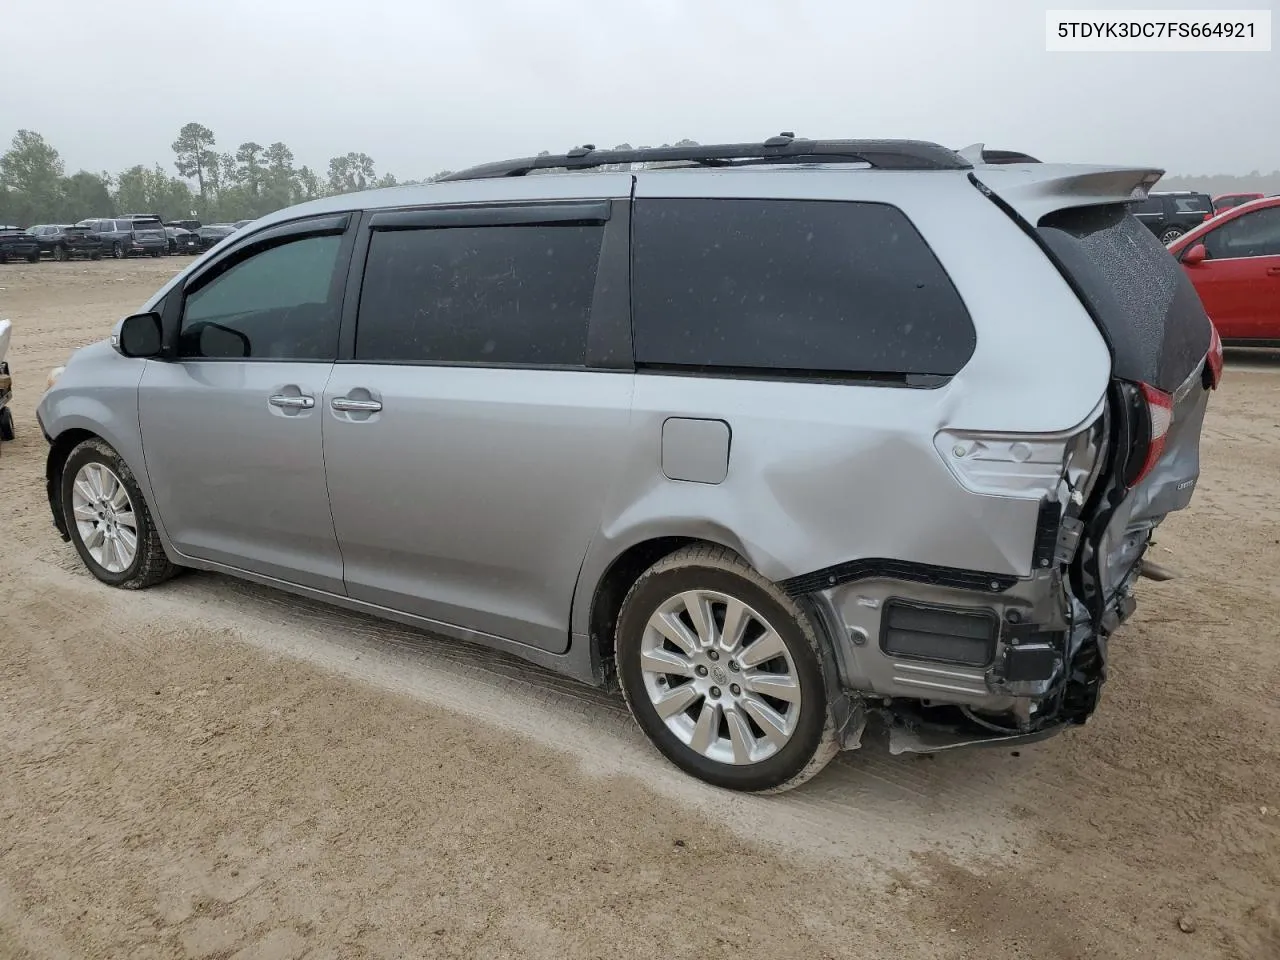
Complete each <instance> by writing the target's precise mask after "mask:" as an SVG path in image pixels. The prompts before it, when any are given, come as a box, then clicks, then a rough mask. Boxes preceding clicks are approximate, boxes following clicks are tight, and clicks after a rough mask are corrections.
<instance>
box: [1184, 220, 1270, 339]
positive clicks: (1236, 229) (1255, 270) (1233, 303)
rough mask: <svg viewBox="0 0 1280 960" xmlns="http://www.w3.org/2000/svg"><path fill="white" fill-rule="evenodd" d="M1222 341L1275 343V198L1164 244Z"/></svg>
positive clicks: (1208, 222)
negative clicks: (1189, 281) (1192, 287)
mask: <svg viewBox="0 0 1280 960" xmlns="http://www.w3.org/2000/svg"><path fill="white" fill-rule="evenodd" d="M1169 252H1170V253H1171V254H1173V256H1174V257H1175V258H1177V260H1178V261H1179V262H1180V263H1181V264H1182V267H1183V269H1184V270H1186V271H1187V276H1188V277H1189V278H1190V279H1191V283H1192V285H1194V286H1195V288H1196V292H1197V293H1198V294H1200V299H1201V301H1202V302H1203V303H1204V309H1205V312H1206V313H1208V314H1209V319H1210V320H1212V321H1213V325H1214V326H1215V327H1217V329H1218V335H1219V336H1220V337H1221V338H1222V341H1223V343H1226V344H1228V345H1236V346H1259V347H1280V197H1265V198H1263V199H1261V200H1252V201H1250V202H1249V203H1246V204H1243V205H1241V206H1238V207H1235V208H1233V209H1230V210H1226V211H1224V212H1222V213H1220V214H1218V216H1216V217H1214V218H1213V219H1212V220H1209V221H1207V222H1205V223H1203V224H1201V225H1200V226H1198V227H1196V228H1195V229H1194V230H1192V231H1190V232H1188V233H1185V234H1183V235H1182V236H1180V237H1179V238H1178V239H1177V240H1175V241H1173V243H1171V244H1169Z"/></svg>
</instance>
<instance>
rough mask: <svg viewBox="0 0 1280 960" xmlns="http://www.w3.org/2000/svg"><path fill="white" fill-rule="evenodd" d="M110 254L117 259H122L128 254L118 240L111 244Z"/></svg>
mask: <svg viewBox="0 0 1280 960" xmlns="http://www.w3.org/2000/svg"><path fill="white" fill-rule="evenodd" d="M111 255H112V256H113V257H115V258H116V259H117V260H123V259H124V258H125V257H126V256H128V254H126V253H125V250H124V246H123V245H122V244H121V243H120V242H119V241H117V242H115V243H113V244H112V245H111Z"/></svg>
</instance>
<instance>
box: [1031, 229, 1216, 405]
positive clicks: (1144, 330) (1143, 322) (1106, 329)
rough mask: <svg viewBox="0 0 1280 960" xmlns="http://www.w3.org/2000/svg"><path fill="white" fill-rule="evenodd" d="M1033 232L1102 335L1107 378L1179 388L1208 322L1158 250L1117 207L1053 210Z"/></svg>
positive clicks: (1203, 345)
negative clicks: (1107, 351)
mask: <svg viewBox="0 0 1280 960" xmlns="http://www.w3.org/2000/svg"><path fill="white" fill-rule="evenodd" d="M1039 233H1040V235H1041V237H1042V238H1043V239H1044V241H1045V243H1046V244H1047V245H1048V247H1049V249H1050V250H1051V251H1052V252H1053V253H1054V254H1055V255H1056V256H1057V258H1058V261H1059V264H1060V267H1061V269H1062V270H1063V271H1064V273H1065V274H1066V275H1067V276H1068V277H1069V278H1070V279H1071V280H1072V281H1073V283H1074V284H1075V285H1076V287H1077V289H1078V292H1079V293H1080V296H1081V300H1082V301H1083V302H1084V304H1085V306H1086V307H1088V308H1089V311H1090V312H1091V313H1092V314H1093V316H1094V318H1095V319H1096V320H1097V321H1098V325H1099V326H1100V327H1101V329H1102V332H1103V333H1104V334H1105V335H1106V338H1107V341H1108V343H1109V344H1110V346H1111V352H1112V356H1113V358H1114V366H1113V372H1114V374H1115V376H1117V377H1119V378H1121V379H1123V380H1134V381H1139V382H1142V383H1149V384H1150V385H1151V386H1153V387H1157V388H1158V389H1160V390H1164V391H1166V392H1172V391H1174V390H1175V389H1177V388H1178V387H1180V386H1181V385H1182V383H1183V381H1184V380H1186V378H1187V377H1188V376H1189V375H1190V374H1191V372H1192V370H1194V369H1195V367H1196V365H1197V364H1199V362H1200V360H1201V359H1202V358H1203V357H1204V355H1205V351H1206V350H1207V349H1208V348H1209V329H1210V328H1209V318H1208V317H1207V316H1206V315H1205V312H1204V307H1203V306H1201V304H1200V298H1199V296H1197V294H1196V291H1195V288H1194V287H1192V285H1191V281H1190V280H1188V279H1187V277H1186V274H1185V273H1184V271H1183V269H1182V267H1180V266H1179V265H1178V262H1177V261H1176V260H1174V259H1173V257H1172V256H1170V254H1169V251H1168V250H1167V249H1165V246H1164V244H1162V243H1161V242H1160V241H1159V240H1158V239H1156V237H1155V235H1154V234H1153V233H1152V232H1151V231H1150V230H1148V229H1147V228H1146V227H1144V226H1143V225H1142V224H1141V223H1139V222H1138V220H1137V219H1135V218H1134V217H1132V216H1130V215H1129V214H1128V212H1127V210H1126V208H1125V206H1124V205H1123V204H1108V205H1104V206H1092V207H1073V208H1071V209H1067V210H1059V211H1056V212H1055V213H1051V214H1049V215H1048V216H1046V217H1044V218H1043V219H1042V220H1041V221H1040V224H1039Z"/></svg>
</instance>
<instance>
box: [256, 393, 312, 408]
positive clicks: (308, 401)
mask: <svg viewBox="0 0 1280 960" xmlns="http://www.w3.org/2000/svg"><path fill="white" fill-rule="evenodd" d="M267 403H269V404H271V405H272V406H273V407H285V408H287V409H292V410H310V409H311V408H312V407H314V406H315V405H316V401H315V398H314V397H286V396H283V395H281V394H278V393H277V394H276V395H275V396H273V397H271V398H270V399H268V400H267Z"/></svg>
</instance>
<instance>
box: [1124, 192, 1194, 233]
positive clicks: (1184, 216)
mask: <svg viewBox="0 0 1280 960" xmlns="http://www.w3.org/2000/svg"><path fill="white" fill-rule="evenodd" d="M1133 215H1134V216H1135V217H1137V218H1138V220H1140V221H1141V222H1142V224H1143V226H1145V227H1146V228H1147V229H1149V230H1150V231H1151V232H1152V233H1154V234H1155V235H1156V236H1157V237H1159V238H1160V242H1161V243H1163V244H1166V245H1167V244H1170V243H1173V241H1175V240H1177V239H1178V238H1179V237H1180V236H1182V235H1183V234H1184V233H1186V232H1188V231H1189V230H1194V229H1195V228H1196V227H1198V226H1200V224H1202V223H1204V222H1205V221H1206V220H1208V219H1210V218H1211V217H1212V216H1213V200H1212V199H1211V198H1210V197H1209V195H1208V194H1207V193H1194V192H1192V191H1191V190H1177V191H1169V192H1167V193H1152V194H1149V195H1148V196H1147V199H1146V200H1143V201H1141V202H1139V203H1135V204H1134V205H1133Z"/></svg>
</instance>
